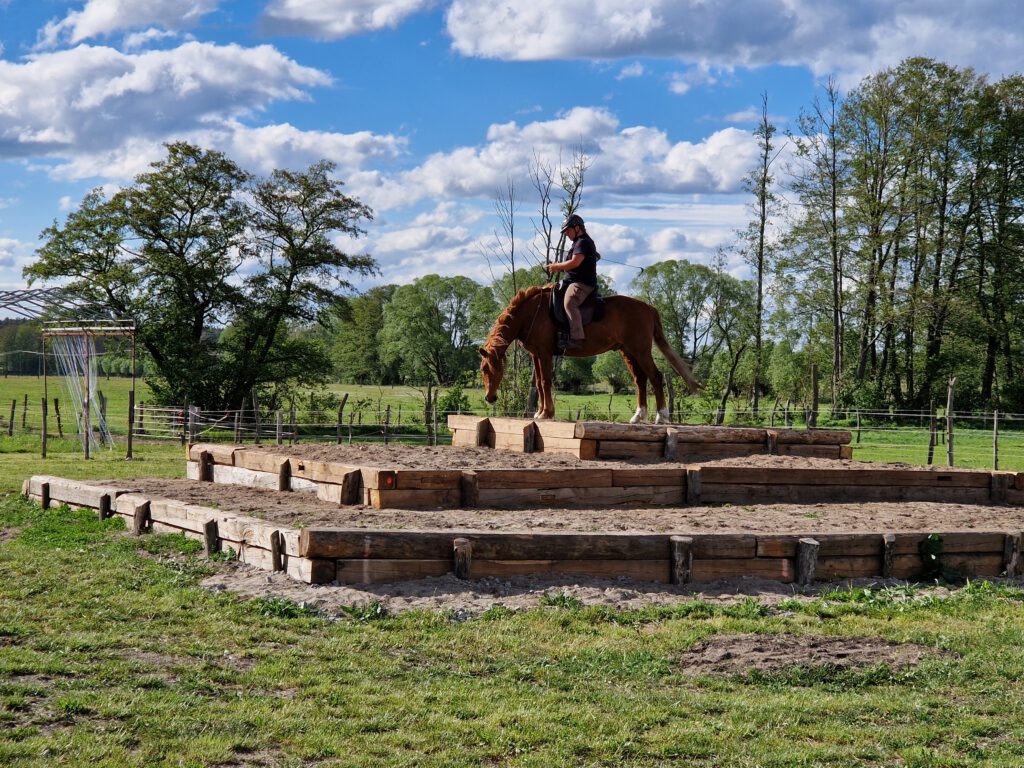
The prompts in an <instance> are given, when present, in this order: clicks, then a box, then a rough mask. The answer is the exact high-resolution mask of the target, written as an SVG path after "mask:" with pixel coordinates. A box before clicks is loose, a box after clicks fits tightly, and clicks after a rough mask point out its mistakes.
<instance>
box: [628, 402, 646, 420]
mask: <svg viewBox="0 0 1024 768" xmlns="http://www.w3.org/2000/svg"><path fill="white" fill-rule="evenodd" d="M646 421H647V409H646V408H644V407H643V406H642V405H641V406H639V407H637V409H636V413H634V414H633V418H632V419H630V420H629V423H630V424H640V423H646Z"/></svg>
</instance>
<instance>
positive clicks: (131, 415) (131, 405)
mask: <svg viewBox="0 0 1024 768" xmlns="http://www.w3.org/2000/svg"><path fill="white" fill-rule="evenodd" d="M141 425H142V422H141V421H140V422H139V426H141ZM134 448H135V390H134V389H130V390H128V452H127V455H126V456H125V458H126V459H128V460H131V459H132V458H133V457H134Z"/></svg>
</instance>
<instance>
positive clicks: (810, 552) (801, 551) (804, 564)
mask: <svg viewBox="0 0 1024 768" xmlns="http://www.w3.org/2000/svg"><path fill="white" fill-rule="evenodd" d="M820 546H821V545H820V544H819V543H818V541H817V539H811V538H806V539H800V540H799V541H798V542H797V544H796V583H797V584H799V585H800V586H802V587H806V586H807V585H808V584H810V583H811V582H812V581H814V571H815V569H816V568H817V567H818V549H819V548H820Z"/></svg>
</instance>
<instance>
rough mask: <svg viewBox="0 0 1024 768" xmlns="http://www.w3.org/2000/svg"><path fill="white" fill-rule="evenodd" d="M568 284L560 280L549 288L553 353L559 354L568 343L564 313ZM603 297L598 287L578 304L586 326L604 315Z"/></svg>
mask: <svg viewBox="0 0 1024 768" xmlns="http://www.w3.org/2000/svg"><path fill="white" fill-rule="evenodd" d="M566 288H568V285H567V284H565V283H564V282H560V283H558V284H557V285H555V286H554V287H553V288H552V289H551V308H550V309H551V319H552V320H553V321H554V323H555V333H556V339H555V354H556V355H561V354H562V353H563V352H565V347H566V345H567V344H568V343H569V318H568V317H567V316H566V314H565V291H566ZM604 310H605V305H604V297H603V296H601V295H600V293H599V289H598V288H595V289H594V291H593V292H592V293H591V294H590V295H589V296H587V298H585V299H584V300H583V303H582V304H580V319H581V320H582V321H583V325H584V326H586V325H588V324H589V323H592V322H594V321H595V320H600V319H601V318H603V317H604Z"/></svg>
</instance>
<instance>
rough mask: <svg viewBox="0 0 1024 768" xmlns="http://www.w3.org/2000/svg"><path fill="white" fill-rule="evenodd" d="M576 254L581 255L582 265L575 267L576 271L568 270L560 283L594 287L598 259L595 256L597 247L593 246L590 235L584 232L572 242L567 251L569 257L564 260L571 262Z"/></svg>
mask: <svg viewBox="0 0 1024 768" xmlns="http://www.w3.org/2000/svg"><path fill="white" fill-rule="evenodd" d="M577 253H582V254H583V263H582V264H580V265H579V266H578V267H576V269H570V270H569V271H568V272H566V273H565V277H564V278H563V280H562V282H564V283H566V284H568V283H583V285H593V286H596V285H597V260H598V258H600V257H599V256H598V255H597V246H596V245H594V241H593V240H591V239H590V235H588V234H587V233H586V232H584V233H583V234H582V235H580V236H579V237H577V238H576V239H575V240H573V241H572V247H571V248H570V249H569V255H568V258H567V259H566V260H567V261H571V260H572V258H573V257H574V256H575V255H576V254H577Z"/></svg>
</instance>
